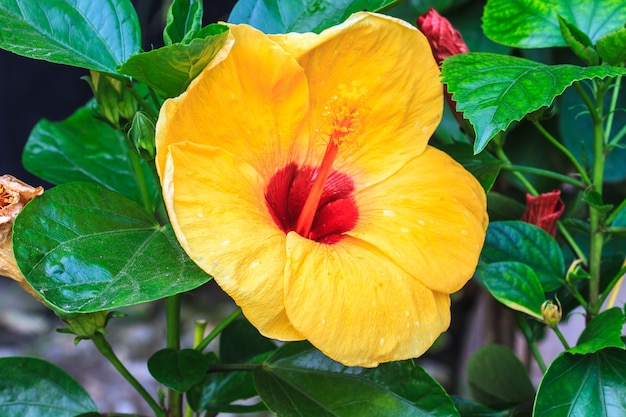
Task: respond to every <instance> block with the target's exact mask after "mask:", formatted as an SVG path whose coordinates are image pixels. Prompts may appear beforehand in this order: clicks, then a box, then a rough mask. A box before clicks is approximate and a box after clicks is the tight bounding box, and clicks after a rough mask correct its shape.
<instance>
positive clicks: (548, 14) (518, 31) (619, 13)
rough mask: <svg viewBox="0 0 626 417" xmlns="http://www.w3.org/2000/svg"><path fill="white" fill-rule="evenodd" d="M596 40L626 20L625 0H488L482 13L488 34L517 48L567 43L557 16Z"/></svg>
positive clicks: (486, 33)
mask: <svg viewBox="0 0 626 417" xmlns="http://www.w3.org/2000/svg"><path fill="white" fill-rule="evenodd" d="M559 15H560V16H562V17H563V18H564V19H565V20H567V21H568V22H571V23H572V24H574V25H575V26H576V27H578V28H580V29H581V30H582V31H583V32H584V33H585V34H586V35H587V36H588V37H589V38H591V40H592V41H593V42H594V43H595V41H596V40H597V39H598V38H600V37H601V36H602V35H604V34H605V33H608V32H611V31H613V30H616V29H617V28H619V27H622V26H623V25H624V22H625V21H626V3H625V2H624V1H622V0H579V1H572V0H489V1H488V2H487V5H486V7H485V12H484V15H483V29H484V31H485V35H487V36H488V37H489V38H491V39H493V40H494V41H496V42H500V43H503V44H505V45H510V46H514V47H518V48H549V47H553V46H567V44H566V42H565V41H564V39H563V37H562V36H561V30H560V28H559V21H558V17H557V16H559Z"/></svg>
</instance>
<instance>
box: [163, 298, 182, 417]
mask: <svg viewBox="0 0 626 417" xmlns="http://www.w3.org/2000/svg"><path fill="white" fill-rule="evenodd" d="M180 298H181V295H180V294H176V295H172V296H170V297H168V298H167V299H166V301H165V320H166V335H165V337H166V344H167V347H168V348H170V349H180ZM167 409H168V413H169V414H168V417H180V416H181V415H182V395H181V393H180V392H177V391H174V390H173V389H168V390H167Z"/></svg>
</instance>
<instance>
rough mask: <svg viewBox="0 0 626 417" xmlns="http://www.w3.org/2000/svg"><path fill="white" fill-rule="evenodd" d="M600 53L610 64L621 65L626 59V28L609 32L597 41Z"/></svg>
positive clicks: (603, 59)
mask: <svg viewBox="0 0 626 417" xmlns="http://www.w3.org/2000/svg"><path fill="white" fill-rule="evenodd" d="M596 48H597V50H598V55H600V58H602V61H604V63H606V64H608V65H620V64H622V63H624V61H626V28H620V29H618V30H616V31H615V32H611V33H607V34H606V35H604V36H603V37H601V38H600V39H598V42H597V43H596Z"/></svg>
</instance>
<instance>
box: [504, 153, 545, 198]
mask: <svg viewBox="0 0 626 417" xmlns="http://www.w3.org/2000/svg"><path fill="white" fill-rule="evenodd" d="M496 156H497V157H498V158H500V160H501V161H502V162H504V163H505V164H506V165H508V166H513V164H512V163H511V160H510V159H509V157H508V156H506V154H505V153H504V150H503V149H502V147H501V146H498V147H497V148H496ZM512 172H513V175H515V177H516V178H517V179H518V180H519V181H520V182H521V183H522V185H524V187H525V188H526V190H528V192H529V193H530V194H532V195H534V196H537V195H539V193H538V192H537V190H536V189H535V187H533V185H532V184H531V183H530V182H529V181H528V180H527V179H526V177H525V176H524V175H523V174H522V173H521V172H519V171H512Z"/></svg>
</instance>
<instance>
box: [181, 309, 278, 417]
mask: <svg viewBox="0 0 626 417" xmlns="http://www.w3.org/2000/svg"><path fill="white" fill-rule="evenodd" d="M276 349H277V346H276V344H275V343H274V342H272V341H271V340H270V339H267V338H266V337H264V336H261V334H260V333H259V331H258V330H257V329H256V328H255V327H253V326H252V325H251V324H250V323H249V322H248V321H247V320H245V319H243V318H240V319H237V320H235V321H234V322H232V323H231V324H229V325H228V327H226V328H225V329H224V330H223V331H222V333H220V346H219V359H218V358H215V363H262V362H263V361H264V360H266V359H267V358H268V357H269V356H270V355H271V353H272V352H273V351H274V350H276ZM255 395H257V392H256V389H255V388H254V384H253V381H252V373H251V372H228V373H223V372H211V373H209V374H207V375H206V377H205V378H204V380H203V381H202V383H201V384H199V385H198V386H196V387H194V388H193V389H192V390H191V391H190V392H189V393H188V399H189V403H190V404H191V406H192V407H193V408H194V409H195V410H206V411H214V412H215V411H228V410H229V409H231V408H230V405H231V403H233V402H234V401H237V400H242V399H247V398H251V397H254V396H255Z"/></svg>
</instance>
